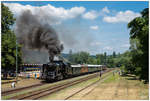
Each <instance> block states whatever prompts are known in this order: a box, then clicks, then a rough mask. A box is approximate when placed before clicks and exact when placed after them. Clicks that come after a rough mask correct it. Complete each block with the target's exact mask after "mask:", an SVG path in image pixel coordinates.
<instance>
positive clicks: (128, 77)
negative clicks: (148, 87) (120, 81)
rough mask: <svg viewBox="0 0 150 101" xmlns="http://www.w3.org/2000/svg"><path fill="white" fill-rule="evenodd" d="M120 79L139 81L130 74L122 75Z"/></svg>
mask: <svg viewBox="0 0 150 101" xmlns="http://www.w3.org/2000/svg"><path fill="white" fill-rule="evenodd" d="M122 77H125V79H127V80H139V79H138V78H137V77H136V76H135V75H131V74H125V75H122Z"/></svg>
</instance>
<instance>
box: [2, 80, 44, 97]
mask: <svg viewBox="0 0 150 101" xmlns="http://www.w3.org/2000/svg"><path fill="white" fill-rule="evenodd" d="M44 84H45V83H38V84H34V85H30V86H26V87H20V88H16V89H12V90H7V91H2V96H6V95H9V94H12V93H16V92H19V91H23V90H26V89H30V88H33V87H38V86H42V85H44Z"/></svg>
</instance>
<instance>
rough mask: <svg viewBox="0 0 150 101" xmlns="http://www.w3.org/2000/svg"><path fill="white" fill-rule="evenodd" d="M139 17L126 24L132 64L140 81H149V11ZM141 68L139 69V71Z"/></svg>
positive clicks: (144, 11)
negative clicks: (128, 31)
mask: <svg viewBox="0 0 150 101" xmlns="http://www.w3.org/2000/svg"><path fill="white" fill-rule="evenodd" d="M141 15H142V16H141V17H137V18H135V19H133V20H132V21H131V22H129V23H128V28H130V29H131V30H130V44H131V46H130V50H131V54H132V59H131V61H132V64H133V65H134V66H135V68H136V71H137V72H136V74H137V75H139V76H140V79H143V80H145V81H148V80H149V72H148V71H149V70H148V56H149V53H148V38H149V24H148V22H149V9H148V8H146V9H144V10H143V11H142V12H141ZM140 68H141V69H140Z"/></svg>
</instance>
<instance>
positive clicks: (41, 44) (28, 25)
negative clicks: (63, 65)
mask: <svg viewBox="0 0 150 101" xmlns="http://www.w3.org/2000/svg"><path fill="white" fill-rule="evenodd" d="M43 17H44V16H43ZM15 32H16V34H17V37H18V41H19V43H21V44H23V45H24V47H25V48H28V49H38V50H42V49H46V50H48V53H49V56H50V61H52V60H53V57H54V56H55V55H58V54H60V53H61V51H62V50H63V45H62V44H61V43H60V41H59V39H58V36H57V33H56V32H55V30H54V29H53V28H52V27H51V26H50V25H48V24H44V23H42V21H40V20H39V19H38V16H37V15H34V14H32V13H31V11H29V10H26V11H24V12H23V13H22V14H21V15H20V16H19V17H18V18H17V20H16V29H15Z"/></svg>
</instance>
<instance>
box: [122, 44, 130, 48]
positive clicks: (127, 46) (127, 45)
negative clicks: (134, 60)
mask: <svg viewBox="0 0 150 101" xmlns="http://www.w3.org/2000/svg"><path fill="white" fill-rule="evenodd" d="M121 47H122V48H129V47H130V44H123V45H122V46H121Z"/></svg>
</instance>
